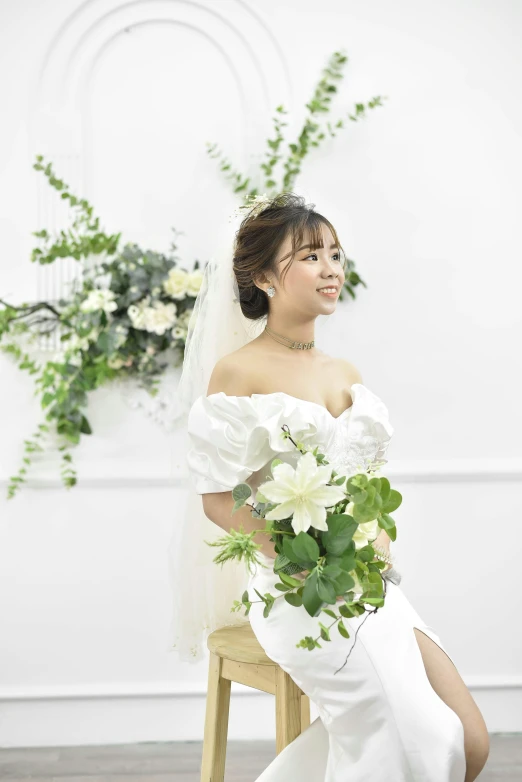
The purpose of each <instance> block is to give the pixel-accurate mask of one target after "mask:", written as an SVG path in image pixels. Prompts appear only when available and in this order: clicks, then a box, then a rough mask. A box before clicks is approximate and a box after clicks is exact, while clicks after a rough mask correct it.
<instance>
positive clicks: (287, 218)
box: [170, 193, 489, 782]
mask: <svg viewBox="0 0 522 782" xmlns="http://www.w3.org/2000/svg"><path fill="white" fill-rule="evenodd" d="M219 261H220V262H218V264H217V265H214V264H212V263H209V264H208V266H207V267H206V269H205V277H204V283H203V285H202V287H201V290H200V294H199V295H198V300H197V301H196V305H195V308H194V314H193V316H192V319H191V322H190V324H189V335H188V339H187V347H186V353H185V362H184V366H183V374H182V377H181V381H180V386H179V394H180V399H181V400H182V401H183V402H184V404H185V405H186V406H187V410H188V424H187V434H188V437H189V446H188V451H187V464H188V466H189V471H190V475H191V479H192V483H193V488H194V490H195V491H194V492H192V493H189V499H188V502H187V508H186V510H185V523H184V525H183V529H182V532H181V537H179V536H178V537H177V538H176V540H175V541H174V542H173V543H172V544H171V550H170V560H171V566H170V567H171V570H170V572H171V580H172V586H173V591H174V615H173V620H172V625H171V627H172V633H173V635H172V639H173V640H172V643H171V648H173V649H174V650H175V651H177V652H178V654H179V655H180V658H181V659H185V660H187V659H193V660H200V659H202V657H203V654H204V641H205V638H206V635H207V634H208V632H210V631H212V630H214V629H216V628H217V627H221V626H223V625H226V624H233V623H241V622H246V621H249V622H250V624H251V626H252V629H253V631H254V633H255V635H256V637H257V639H258V641H259V643H260V644H261V646H262V647H263V648H264V650H265V651H266V653H267V654H268V656H269V657H270V658H271V659H272V660H274V661H275V662H277V663H278V664H279V665H280V666H281V667H282V668H283V669H284V670H285V671H286V672H287V673H288V674H289V675H290V676H291V678H292V679H293V680H294V681H295V682H296V683H297V684H298V686H299V687H300V688H301V689H302V690H303V691H304V692H305V693H306V694H307V695H308V696H309V697H310V699H311V701H312V702H313V703H314V704H315V706H316V708H317V711H318V713H319V717H318V718H317V719H316V720H315V721H314V722H313V723H312V724H311V725H310V726H309V727H308V728H307V729H306V730H305V731H304V732H303V733H301V734H300V735H299V736H298V737H297V738H296V739H295V740H294V741H293V742H292V743H291V744H289V745H288V746H287V747H286V748H285V749H284V750H283V751H282V752H280V753H279V755H277V757H276V758H275V760H274V761H273V762H272V763H270V765H269V766H268V768H267V769H266V770H265V771H264V772H263V773H262V774H261V776H260V777H259V778H258V782H287V781H289V782H293V780H299V781H300V782H348V780H350V782H367V781H369V782H407V781H408V782H409V781H410V780H414V781H415V782H421V781H422V782H472V780H474V779H476V777H477V776H478V774H479V773H480V771H481V769H482V768H483V767H484V765H485V763H486V760H487V757H488V753H489V737H488V733H487V728H486V725H485V722H484V719H483V717H482V714H481V713H480V711H479V709H478V707H477V705H476V703H475V701H474V700H473V698H472V696H471V694H470V692H469V690H468V689H467V687H466V685H465V684H464V682H463V680H462V678H461V676H460V674H459V672H458V670H457V668H456V666H455V665H454V662H453V660H452V659H451V657H450V656H449V654H448V652H447V651H446V649H445V648H444V646H443V644H442V642H441V640H440V638H439V637H438V635H437V634H436V632H435V631H434V630H433V629H432V628H430V627H428V626H427V625H426V624H425V623H424V622H423V621H422V619H421V617H420V616H419V615H418V614H417V612H416V611H415V609H414V608H413V606H412V605H411V604H410V603H409V601H408V600H407V598H406V596H405V594H404V593H403V592H402V590H401V588H400V586H399V583H400V580H401V575H400V573H398V571H397V569H396V568H394V567H393V557H392V556H391V554H390V538H389V537H388V535H387V534H386V532H385V531H384V530H382V531H381V532H380V534H379V536H378V537H377V539H376V540H375V541H374V543H372V545H374V547H376V548H377V549H379V550H380V552H381V554H382V555H383V557H384V559H385V561H386V562H388V564H389V565H390V567H387V569H386V570H385V571H382V572H383V577H384V578H385V579H386V584H387V591H386V599H385V605H384V606H382V607H381V608H380V609H379V610H378V611H376V612H374V613H372V615H371V616H369V615H366V614H365V615H363V616H362V617H356V618H353V619H345V620H344V621H345V624H347V625H348V627H349V632H350V640H346V639H345V638H342V637H341V636H340V635H339V636H336V637H334V636H333V635H332V640H331V641H330V642H323V643H322V646H321V648H320V649H314V650H313V651H312V652H309V651H306V650H304V649H302V648H297V647H296V643H297V641H298V640H299V639H301V638H303V637H304V636H305V635H312V636H317V628H318V624H317V617H315V618H314V617H310V616H309V614H308V613H307V612H306V611H305V609H304V607H301V608H299V609H296V608H295V607H293V606H290V605H289V604H288V603H287V602H286V601H284V600H278V601H276V602H275V604H274V606H273V608H272V610H271V612H270V613H269V615H268V617H266V618H265V617H264V616H263V615H262V605H263V604H262V603H261V602H259V601H258V602H254V603H253V605H252V608H251V610H250V613H249V616H248V619H247V618H245V617H244V616H239V615H238V614H231V613H230V607H231V605H232V603H233V601H234V600H235V599H240V597H241V594H242V592H243V590H244V588H245V587H246V588H248V590H249V597H250V599H252V600H256V593H255V592H254V589H257V590H258V591H259V592H260V593H261V594H263V593H265V592H267V591H268V592H271V593H272V594H274V593H277V590H274V584H275V583H276V582H277V580H278V579H277V577H276V576H275V575H274V573H273V562H274V557H275V556H276V552H275V550H274V546H273V544H272V543H271V542H270V540H269V538H268V536H267V535H264V534H261V533H258V535H257V536H256V538H255V540H256V542H257V543H259V544H260V546H261V555H260V558H261V559H262V561H263V564H264V565H265V566H266V567H263V568H260V567H258V568H256V570H255V572H254V573H249V572H247V571H246V569H245V568H244V567H243V566H242V564H241V563H238V562H234V563H232V562H229V563H227V565H226V566H225V567H223V568H222V569H221V568H219V567H218V566H217V565H216V564H213V563H212V557H213V556H214V555H215V552H214V550H213V549H212V548H211V547H210V546H207V545H206V544H205V543H204V541H205V540H206V541H209V540H210V539H216V538H217V537H219V536H221V535H222V534H223V530H228V529H229V528H230V527H233V528H239V526H240V524H243V526H244V528H245V530H247V531H248V530H250V531H251V530H254V529H257V528H258V527H259V522H258V520H257V521H256V520H255V519H253V518H252V516H251V512H250V511H249V508H248V507H242V508H240V509H239V510H238V511H236V513H234V515H233V516H232V515H231V514H232V508H233V505H234V500H233V499H232V494H231V489H232V488H233V487H234V486H236V485H237V484H238V483H241V482H245V481H246V482H248V483H249V485H250V486H251V487H252V489H253V496H255V490H256V489H257V487H258V486H259V484H260V483H262V482H263V481H264V480H266V477H267V474H268V472H269V466H270V463H271V461H272V460H273V459H274V458H275V457H276V456H277V457H278V458H279V459H281V460H282V461H286V462H288V463H290V464H295V460H296V457H297V456H299V455H300V454H299V452H297V451H296V449H295V448H294V446H293V445H292V444H291V443H290V442H289V441H288V440H284V439H282V438H281V437H280V434H281V428H280V427H281V426H282V424H283V423H287V424H288V426H289V427H290V430H291V431H292V433H293V435H294V436H296V437H298V438H299V440H301V441H303V442H306V441H307V440H309V442H310V444H312V443H313V444H320V445H321V451H322V452H324V453H325V456H326V459H327V460H328V462H329V463H330V464H332V466H333V467H334V468H335V469H336V470H337V471H338V472H339V473H340V474H344V475H348V474H350V468H351V473H352V474H353V473H354V472H357V471H358V470H357V468H358V467H360V465H361V464H364V465H368V464H370V463H371V462H372V460H374V459H376V458H377V459H380V460H382V458H383V456H384V454H385V452H386V449H387V446H388V444H389V442H390V439H391V437H392V435H393V427H392V425H391V423H390V421H389V417H388V410H387V408H386V405H385V404H384V402H383V401H382V400H381V399H380V398H379V397H378V396H377V395H376V394H375V393H373V392H372V391H371V390H370V389H369V388H367V387H366V386H365V385H364V383H363V379H362V377H361V374H360V373H359V371H358V369H357V368H356V367H355V366H354V365H353V364H352V363H350V362H349V361H346V360H345V359H339V358H332V357H330V356H328V355H327V354H326V353H323V352H322V351H320V350H319V349H318V348H317V347H316V346H315V340H314V336H315V322H316V319H317V317H318V315H330V314H333V313H334V312H335V309H336V306H337V300H338V297H339V292H340V290H341V289H342V286H343V284H344V281H345V272H346V263H345V255H344V251H343V250H342V247H341V245H340V243H339V240H338V237H337V234H336V231H335V229H334V227H333V226H332V225H331V223H330V222H329V221H328V220H327V219H326V218H325V217H323V216H322V215H321V214H319V213H318V212H316V211H315V210H314V208H313V205H307V204H306V203H305V201H304V199H303V198H302V197H300V196H297V195H295V194H293V193H282V194H279V195H277V196H276V197H275V198H262V197H261V198H258V199H255V201H254V205H252V206H251V207H250V209H249V211H248V213H247V214H246V215H245V216H243V219H242V221H241V224H240V226H239V229H238V230H237V232H236V233H235V236H234V240H233V247H231V246H230V245H227V247H226V248H225V250H224V252H223V253H222V254H221V256H220V259H219ZM234 294H235V297H234ZM250 326H252V328H250ZM189 552H190V555H189ZM250 590H252V591H251V593H250ZM364 618H366V619H368V620H369V621H365V622H364V623H363V619H364ZM359 627H360V632H358V633H357V640H356V642H355V643H354V642H353V638H354V635H355V633H356V631H357V630H358V628H359ZM352 645H353V652H352V653H351V654H350V657H349V659H348V661H347V662H346V664H345V665H344V666H343V661H345V660H346V656H347V653H348V651H349V650H350V648H351V646H352Z"/></svg>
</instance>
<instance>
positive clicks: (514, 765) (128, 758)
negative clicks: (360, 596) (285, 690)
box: [0, 733, 522, 782]
mask: <svg viewBox="0 0 522 782" xmlns="http://www.w3.org/2000/svg"><path fill="white" fill-rule="evenodd" d="M490 738H491V751H490V755H489V759H488V762H487V764H486V766H485V768H484V769H483V771H482V773H481V774H480V776H479V777H478V779H479V780H480V782H493V781H494V780H495V782H496V780H498V781H499V782H520V780H522V734H520V733H518V734H510V733H504V734H502V733H498V734H492V735H491V737H490ZM274 756H275V745H274V743H273V742H271V741H229V743H228V751H227V770H226V777H225V779H226V782H254V780H255V779H256V777H257V776H259V774H260V773H261V771H262V770H263V769H264V768H265V767H266V766H267V765H268V764H269V763H270V761H271V760H272V759H273V757H274ZM200 758H201V742H200V741H194V742H187V743H181V742H168V743H164V742H163V743H155V742H154V743H152V742H151V743H143V744H118V745H108V746H102V747H64V748H60V747H52V748H48V749H38V748H29V749H0V780H2V782H10V781H12V780H21V779H30V780H33V782H51V781H53V782H54V780H56V782H200V780H199V764H200ZM289 782H290V780H289Z"/></svg>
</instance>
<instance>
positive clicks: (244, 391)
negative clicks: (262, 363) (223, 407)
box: [207, 348, 257, 396]
mask: <svg viewBox="0 0 522 782" xmlns="http://www.w3.org/2000/svg"><path fill="white" fill-rule="evenodd" d="M256 379H257V376H256V371H255V364H254V362H253V361H251V360H250V357H249V352H248V351H246V350H244V349H243V348H240V349H239V350H235V351H234V352H233V353H229V354H228V355H226V356H223V358H221V359H219V361H218V362H217V363H216V365H215V366H214V369H213V370H212V374H211V376H210V380H209V384H208V389H207V396H210V394H217V393H219V392H220V391H222V392H223V393H225V394H228V395H229V396H250V395H251V394H252V393H253V389H254V388H255V383H256Z"/></svg>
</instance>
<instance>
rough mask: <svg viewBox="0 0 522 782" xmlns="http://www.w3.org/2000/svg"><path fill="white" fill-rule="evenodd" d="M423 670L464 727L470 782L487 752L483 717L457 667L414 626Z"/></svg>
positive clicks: (485, 758)
mask: <svg viewBox="0 0 522 782" xmlns="http://www.w3.org/2000/svg"><path fill="white" fill-rule="evenodd" d="M413 630H414V633H415V637H416V639H417V643H418V645H419V648H420V651H421V654H422V659H423V662H424V667H425V669H426V674H427V676H428V679H429V682H430V684H431V686H432V687H433V689H434V690H435V692H436V693H437V695H438V696H439V697H440V698H441V699H442V700H443V701H444V703H446V704H447V705H448V706H449V707H450V708H451V709H453V711H454V712H455V713H456V714H457V716H458V717H459V719H460V721H461V722H462V725H463V727H464V750H465V753H466V778H465V780H464V782H473V780H474V779H476V778H477V776H478V775H479V773H480V772H481V770H482V769H483V768H484V766H485V764H486V760H487V759H488V755H489V734H488V730H487V727H486V723H485V722H484V718H483V716H482V714H481V712H480V710H479V708H478V706H477V704H476V703H475V701H474V700H473V697H472V695H471V693H470V691H469V690H468V688H467V687H466V685H465V683H464V681H463V680H462V677H461V676H460V674H459V672H458V670H457V668H456V667H455V665H454V664H453V662H452V661H451V659H450V658H449V657H448V655H447V654H446V653H445V652H444V651H443V650H442V649H441V648H440V646H438V645H437V644H436V643H435V642H434V641H433V639H432V638H430V637H429V636H428V635H427V634H426V633H424V632H423V631H422V630H420V629H419V628H417V627H414V628H413Z"/></svg>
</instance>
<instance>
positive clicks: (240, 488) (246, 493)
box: [232, 483, 252, 504]
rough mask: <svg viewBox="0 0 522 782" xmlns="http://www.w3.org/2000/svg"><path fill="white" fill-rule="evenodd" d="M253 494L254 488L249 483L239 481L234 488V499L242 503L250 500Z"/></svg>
mask: <svg viewBox="0 0 522 782" xmlns="http://www.w3.org/2000/svg"><path fill="white" fill-rule="evenodd" d="M251 494H252V489H251V488H250V486H249V485H248V483H238V485H237V486H234V488H233V489H232V499H233V500H234V501H235V502H241V503H242V504H243V503H244V502H246V500H248V498H249V497H250V495H251Z"/></svg>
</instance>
